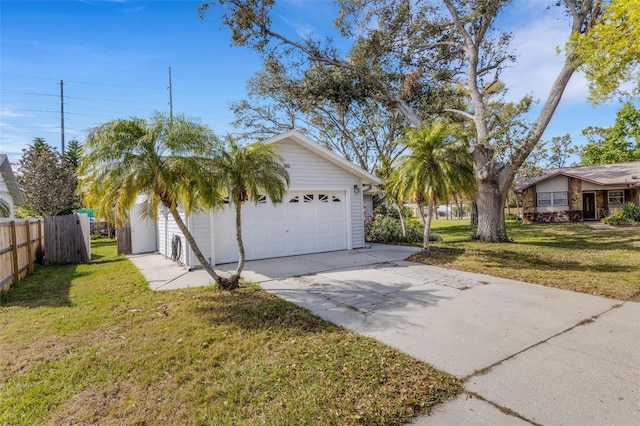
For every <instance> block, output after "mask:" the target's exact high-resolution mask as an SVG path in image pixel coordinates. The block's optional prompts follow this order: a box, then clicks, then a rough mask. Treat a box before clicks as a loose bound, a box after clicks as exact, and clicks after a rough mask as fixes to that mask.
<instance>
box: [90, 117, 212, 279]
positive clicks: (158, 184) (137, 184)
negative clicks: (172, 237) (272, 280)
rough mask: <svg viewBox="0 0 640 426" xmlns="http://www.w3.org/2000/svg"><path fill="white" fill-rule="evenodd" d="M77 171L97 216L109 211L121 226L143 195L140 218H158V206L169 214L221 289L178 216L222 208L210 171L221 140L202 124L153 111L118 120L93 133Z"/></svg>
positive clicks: (103, 215)
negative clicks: (144, 116)
mask: <svg viewBox="0 0 640 426" xmlns="http://www.w3.org/2000/svg"><path fill="white" fill-rule="evenodd" d="M84 151H85V152H84V154H85V155H84V156H83V158H82V163H81V165H80V168H79V172H78V175H79V176H80V180H81V184H80V186H79V191H82V193H83V195H84V199H85V203H86V204H87V205H88V206H91V207H93V208H94V209H95V210H96V215H97V216H98V218H99V219H100V218H104V219H107V218H109V217H110V215H111V214H112V212H113V215H114V219H115V222H116V224H117V225H118V226H123V224H124V222H125V221H126V219H127V215H128V211H130V210H131V208H132V207H133V206H134V204H135V202H136V199H137V198H138V196H139V195H143V196H144V197H142V198H143V200H144V201H143V203H142V208H141V212H140V213H141V214H142V216H143V217H148V218H151V219H154V220H155V219H157V217H158V206H159V205H162V206H164V207H166V208H167V209H168V211H169V212H170V213H171V215H172V217H173V219H174V220H175V222H176V224H177V225H178V227H179V228H180V231H182V233H183V235H184V236H185V238H186V240H187V242H188V243H189V246H190V247H191V249H192V250H193V253H194V254H195V256H196V258H197V259H198V261H200V264H201V265H202V267H203V268H204V269H205V270H206V271H207V272H208V273H209V275H211V277H213V279H214V280H215V281H216V283H217V284H218V285H219V286H221V287H223V286H224V283H225V278H224V277H221V276H219V275H217V274H216V272H215V271H214V270H213V268H212V267H211V265H210V264H209V263H208V261H207V260H206V259H205V257H204V256H203V255H202V252H201V251H200V249H199V248H198V246H197V244H196V242H195V239H194V238H193V235H192V234H191V232H189V229H188V228H187V226H186V225H185V223H184V221H183V220H182V218H181V217H180V214H179V211H178V207H181V208H182V209H183V211H184V213H185V214H186V215H187V216H188V215H189V214H191V213H192V212H194V211H198V210H201V209H210V208H215V207H219V206H222V205H223V191H222V188H221V186H220V184H219V181H217V180H216V178H215V174H212V173H211V172H210V171H209V170H210V169H211V167H212V163H215V160H216V158H217V157H218V156H219V151H220V142H219V141H218V140H217V138H216V137H215V136H214V135H213V133H212V132H211V130H210V129H208V128H207V127H206V126H204V125H201V124H198V123H194V122H190V121H187V120H186V119H185V118H184V117H181V116H180V117H175V118H168V117H166V116H164V115H162V114H160V113H156V114H155V115H154V116H153V117H152V118H151V119H149V120H143V119H139V118H131V119H117V120H113V121H110V122H108V123H105V124H103V125H101V126H98V127H96V128H95V129H93V131H91V133H90V134H89V137H88V138H87V141H86V143H85V146H84Z"/></svg>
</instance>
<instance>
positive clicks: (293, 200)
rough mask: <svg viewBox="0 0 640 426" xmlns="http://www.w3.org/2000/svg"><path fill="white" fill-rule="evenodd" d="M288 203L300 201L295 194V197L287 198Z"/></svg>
mask: <svg viewBox="0 0 640 426" xmlns="http://www.w3.org/2000/svg"><path fill="white" fill-rule="evenodd" d="M289 202H290V203H298V202H300V200H299V199H298V196H297V195H296V196H295V197H293V198H292V199H290V200H289Z"/></svg>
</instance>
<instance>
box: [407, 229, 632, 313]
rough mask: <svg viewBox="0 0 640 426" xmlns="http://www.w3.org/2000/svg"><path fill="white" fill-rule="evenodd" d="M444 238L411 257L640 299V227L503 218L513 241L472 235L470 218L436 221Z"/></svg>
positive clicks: (612, 296) (532, 281) (491, 273)
mask: <svg viewBox="0 0 640 426" xmlns="http://www.w3.org/2000/svg"><path fill="white" fill-rule="evenodd" d="M433 227H434V229H435V230H436V231H437V232H438V233H439V234H440V235H442V236H443V241H439V242H435V243H432V246H431V252H432V253H431V256H429V257H425V256H423V255H421V254H418V255H416V256H413V257H412V260H415V261H419V262H422V263H426V264H432V265H438V266H443V267H446V268H451V269H458V270H463V271H469V272H479V273H484V274H488V275H493V276H498V277H504V278H510V279H515V280H520V281H525V282H530V283H536V284H543V285H546V286H551V287H558V288H563V289H567V290H574V291H580V292H584V293H589V294H595V295H599V296H604V297H611V298H615V299H621V300H635V301H640V228H639V227H631V228H618V229H592V228H589V227H588V226H586V225H583V224H531V225H524V224H521V223H518V222H507V232H508V235H509V237H510V238H511V239H512V240H513V242H511V243H504V244H503V243H484V242H478V241H472V240H471V239H470V235H471V227H470V226H469V225H468V221H466V220H465V221H459V220H453V221H449V220H437V221H434V222H433Z"/></svg>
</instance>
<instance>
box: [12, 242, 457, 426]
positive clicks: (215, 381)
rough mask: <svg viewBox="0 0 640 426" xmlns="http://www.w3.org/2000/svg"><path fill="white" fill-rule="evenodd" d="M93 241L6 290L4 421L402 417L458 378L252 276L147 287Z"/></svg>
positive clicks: (452, 388)
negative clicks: (268, 289) (210, 284)
mask: <svg viewBox="0 0 640 426" xmlns="http://www.w3.org/2000/svg"><path fill="white" fill-rule="evenodd" d="M93 243H94V244H93V247H92V252H93V253H94V258H93V260H92V262H91V263H88V264H83V265H77V266H47V267H39V268H37V269H36V271H35V272H34V273H33V274H31V275H29V276H28V277H27V278H26V279H24V280H23V281H21V282H20V283H18V284H16V285H14V286H13V287H12V289H11V290H10V291H9V292H7V293H6V294H4V295H2V305H1V306H0V353H1V354H2V357H0V424H12V425H27V424H50V425H58V424H93V423H97V422H99V423H102V424H145V423H146V424H161V423H162V424H322V425H326V424H341V425H342V424H380V425H382V424H385V425H386V424H400V423H402V422H405V421H407V420H409V419H410V418H411V417H412V416H414V415H416V414H420V413H428V412H429V410H430V409H431V407H432V406H433V405H435V404H437V403H439V402H442V401H444V400H447V399H449V398H452V397H454V396H455V395H456V394H458V393H459V392H460V390H461V387H460V383H459V381H458V380H456V379H455V378H453V377H451V376H449V375H446V374H443V373H440V372H438V371H436V370H434V369H433V368H431V367H430V366H428V365H426V364H424V363H421V362H419V361H416V360H415V359H413V358H411V357H409V356H407V355H404V354H401V353H399V352H398V351H396V350H394V349H391V348H389V347H388V346H385V345H383V344H381V343H379V342H377V341H375V340H373V339H369V338H365V337H362V336H358V335H356V334H354V333H351V332H349V331H346V330H344V329H342V328H339V327H336V326H334V325H331V324H329V323H327V322H324V321H322V320H321V319H319V318H317V317H315V316H313V315H311V314H310V313H308V312H307V311H305V310H303V309H300V308H298V307H296V306H295V305H293V304H291V303H288V302H285V301H283V300H281V299H279V298H277V297H275V296H272V295H269V294H268V293H265V292H263V291H261V290H259V289H257V288H256V287H255V286H252V285H246V286H243V287H242V288H241V289H240V290H239V291H237V292H234V293H223V292H216V291H214V290H213V289H211V288H199V289H186V290H177V291H171V292H152V291H150V290H149V289H148V287H147V285H146V283H145V282H144V279H143V277H142V276H141V275H140V274H139V272H138V271H137V269H136V268H135V267H134V266H133V265H132V264H131V263H130V262H128V261H127V260H126V259H125V258H124V257H122V256H116V255H115V245H114V243H113V242H105V241H103V240H98V241H94V242H93ZM40 296H42V297H40Z"/></svg>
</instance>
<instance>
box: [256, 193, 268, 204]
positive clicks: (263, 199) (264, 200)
mask: <svg viewBox="0 0 640 426" xmlns="http://www.w3.org/2000/svg"><path fill="white" fill-rule="evenodd" d="M258 204H267V196H266V195H261V196H260V197H259V198H258Z"/></svg>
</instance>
